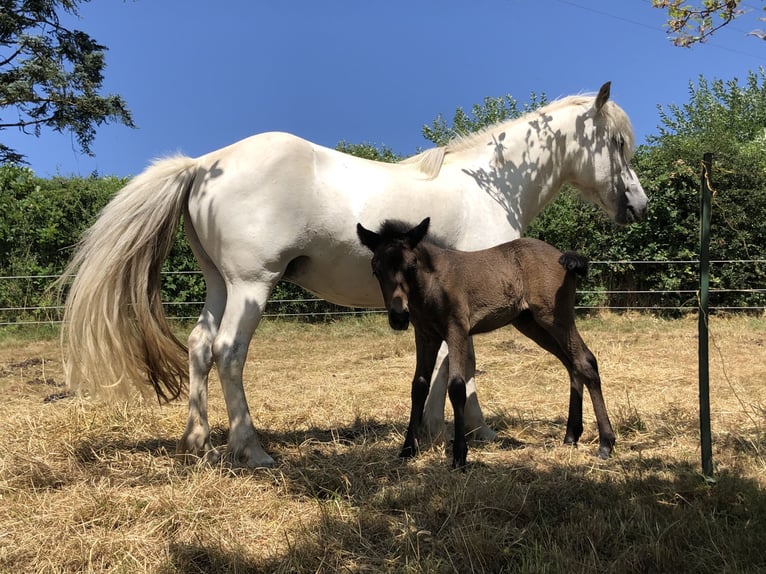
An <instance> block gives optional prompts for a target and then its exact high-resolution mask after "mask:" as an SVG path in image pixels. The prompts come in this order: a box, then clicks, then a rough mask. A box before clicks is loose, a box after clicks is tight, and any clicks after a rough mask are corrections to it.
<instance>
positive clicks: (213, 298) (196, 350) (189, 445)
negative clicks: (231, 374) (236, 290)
mask: <svg viewBox="0 0 766 574" xmlns="http://www.w3.org/2000/svg"><path fill="white" fill-rule="evenodd" d="M225 302H226V298H225V293H221V292H220V291H215V290H212V291H211V289H210V284H209V283H208V295H207V301H206V302H205V307H204V308H203V310H202V313H201V314H200V317H199V319H198V320H197V324H196V325H195V327H194V329H193V330H192V332H191V334H190V335H189V341H188V347H189V418H188V419H187V421H186V430H185V431H184V434H183V436H182V437H181V440H180V441H179V442H178V447H177V453H178V454H179V455H182V456H186V455H194V456H196V457H203V459H204V460H205V462H208V463H215V462H218V460H219V459H220V453H219V452H218V451H217V450H216V449H215V448H214V447H213V445H212V443H211V442H210V424H209V422H208V416H207V413H208V408H207V404H208V403H207V393H208V375H209V373H210V369H211V368H212V366H213V340H214V339H215V336H216V333H217V332H218V322H219V321H220V317H221V313H222V312H223V307H224V304H225Z"/></svg>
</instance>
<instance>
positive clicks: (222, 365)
mask: <svg viewBox="0 0 766 574" xmlns="http://www.w3.org/2000/svg"><path fill="white" fill-rule="evenodd" d="M277 280H278V276H273V277H270V278H269V279H267V280H264V281H262V282H258V283H238V284H236V285H229V289H228V291H227V301H226V309H225V311H224V314H223V319H222V321H221V326H220V329H219V331H218V334H217V336H216V337H215V341H213V346H212V354H213V360H214V361H215V363H216V365H217V367H218V374H219V376H220V378H221V388H222V389H223V396H224V399H225V400H226V410H227V411H228V414H229V444H228V449H227V458H228V459H229V460H230V462H231V463H232V464H234V465H235V466H244V467H251V468H258V467H267V466H272V465H273V464H274V459H273V458H271V457H270V456H269V455H268V454H267V453H266V451H264V450H263V447H261V443H260V441H259V440H258V435H257V434H256V432H255V426H254V425H253V420H252V418H251V416H250V409H249V408H248V405H247V398H246V397H245V389H244V387H243V385H242V371H243V369H244V366H245V359H246V358H247V351H248V347H249V345H250V339H251V338H252V336H253V333H254V332H255V329H256V327H257V326H258V323H259V322H260V319H261V315H262V314H263V309H264V307H265V306H266V301H267V300H268V297H269V293H271V289H272V287H273V286H274V284H275V283H276V281H277Z"/></svg>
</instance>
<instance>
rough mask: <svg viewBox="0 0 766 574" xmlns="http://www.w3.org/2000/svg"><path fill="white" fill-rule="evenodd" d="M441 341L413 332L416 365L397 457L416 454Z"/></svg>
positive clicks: (408, 456) (407, 456)
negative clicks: (402, 438)
mask: <svg viewBox="0 0 766 574" xmlns="http://www.w3.org/2000/svg"><path fill="white" fill-rule="evenodd" d="M440 343H441V339H440V338H438V337H428V336H426V335H423V334H421V333H420V332H419V331H417V330H416V331H415V349H416V357H417V359H416V363H415V376H414V377H413V378H412V392H411V407H410V422H409V425H408V426H407V436H406V437H405V439H404V446H403V447H402V451H401V453H399V456H400V457H401V458H410V457H413V456H415V455H416V454H417V453H418V449H419V447H420V445H419V444H418V432H419V430H420V426H421V424H422V422H423V407H424V405H425V402H426V398H427V397H428V389H429V386H430V383H429V381H430V380H431V374H432V372H433V370H434V364H435V362H436V355H437V353H438V351H439V344H440Z"/></svg>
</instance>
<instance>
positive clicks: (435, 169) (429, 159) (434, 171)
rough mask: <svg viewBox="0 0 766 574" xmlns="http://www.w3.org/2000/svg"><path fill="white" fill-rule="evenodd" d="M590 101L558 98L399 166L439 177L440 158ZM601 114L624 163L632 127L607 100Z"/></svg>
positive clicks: (632, 139)
mask: <svg viewBox="0 0 766 574" xmlns="http://www.w3.org/2000/svg"><path fill="white" fill-rule="evenodd" d="M594 100H595V96H594V95H575V96H566V97H564V98H559V99H557V100H554V101H552V102H551V103H549V104H547V105H545V106H543V107H541V108H538V109H536V110H533V111H531V112H528V113H526V114H524V115H523V116H519V117H518V118H513V119H511V120H506V121H502V122H498V123H496V124H492V125H490V126H486V127H484V128H482V129H480V130H478V131H477V132H474V133H470V134H464V135H457V136H455V137H454V138H453V139H452V140H451V141H450V142H448V143H447V145H443V146H439V147H434V148H431V149H427V150H425V151H423V152H420V153H419V154H416V155H413V156H412V157H408V158H407V159H403V160H402V161H400V162H399V163H401V164H412V165H414V166H416V167H417V169H418V170H419V171H420V172H421V173H423V174H424V175H425V176H426V177H428V178H429V179H433V178H435V177H436V176H437V175H439V171H440V170H441V167H442V164H443V163H444V158H445V156H446V155H447V154H450V153H454V152H458V151H461V150H465V149H468V148H470V147H473V146H474V145H477V143H486V141H484V140H486V137H487V134H489V133H490V132H494V131H497V129H498V127H499V126H504V127H506V128H511V127H512V126H515V125H517V124H522V123H526V122H529V121H530V120H531V119H533V118H534V117H536V116H541V115H544V114H548V113H550V112H555V111H557V110H560V109H562V108H566V107H570V106H580V107H587V106H591V105H593V102H594ZM601 113H602V115H603V117H604V118H605V119H606V125H605V127H606V131H607V134H608V136H610V137H615V136H620V137H622V138H623V139H624V141H625V150H626V155H627V157H628V159H630V157H631V156H632V154H633V149H634V146H635V136H634V134H633V127H632V126H631V125H630V120H629V119H628V116H627V114H626V113H625V112H624V111H623V110H622V108H620V106H618V105H617V104H615V103H614V102H613V101H611V100H609V101H607V102H606V104H604V107H603V108H601Z"/></svg>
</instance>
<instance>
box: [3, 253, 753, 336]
mask: <svg viewBox="0 0 766 574" xmlns="http://www.w3.org/2000/svg"><path fill="white" fill-rule="evenodd" d="M710 264H711V266H712V267H713V268H715V267H716V266H718V267H719V268H720V267H723V266H730V265H756V266H761V265H764V264H766V259H726V260H712V261H711V262H710ZM590 265H591V267H592V268H596V269H598V268H599V267H601V268H602V273H601V275H603V274H604V272H605V271H606V270H609V272H612V273H614V272H616V271H618V272H620V273H623V274H624V273H625V272H626V270H628V271H629V270H635V269H638V268H640V267H641V266H649V265H652V266H657V265H661V266H669V265H674V266H682V267H683V268H684V273H685V274H686V275H687V276H689V275H694V277H696V272H697V269H698V267H699V261H698V260H693V259H689V260H675V261H661V260H660V261H652V260H646V261H641V260H639V261H633V260H625V261H591V262H590ZM180 275H197V276H201V273H200V272H199V271H166V272H163V276H165V277H166V278H171V277H172V276H180ZM636 275H637V276H638V277H641V276H642V275H643V276H645V275H646V273H645V272H640V271H636ZM758 276H759V277H760V276H762V274H760V273H759V274H758ZM58 278H59V276H58V275H17V276H5V277H0V289H1V290H0V292H8V289H7V288H6V289H3V287H4V286H7V285H8V284H12V283H16V284H19V283H24V284H26V289H30V288H32V289H38V290H44V289H45V286H47V285H49V284H50V283H52V282H53V281H55V280H56V279H58ZM635 283H637V284H638V283H641V281H636V282H635ZM685 283H686V284H687V285H686V287H678V288H664V289H656V288H653V289H641V288H629V289H609V288H606V287H604V286H603V285H595V286H594V285H584V286H583V288H581V289H578V291H577V293H578V304H577V309H579V310H581V311H593V312H595V311H607V310H611V311H617V312H624V311H638V312H651V313H668V312H675V313H693V312H696V311H697V310H698V297H697V295H698V292H697V289H696V284H695V288H691V287H689V285H688V284H689V281H688V280H687V281H686V282H685ZM19 290H20V291H24V288H19V289H17V291H19ZM732 296H735V297H732ZM710 297H711V304H710V310H711V311H713V312H715V311H727V312H747V313H764V312H765V311H766V281H763V282H760V281H759V284H757V285H741V286H737V287H726V288H723V287H721V288H717V287H712V288H711V289H710ZM717 298H720V299H727V298H728V299H732V298H733V299H734V300H737V301H743V300H744V301H745V304H741V303H740V304H731V303H726V302H724V303H716V300H717ZM29 299H33V298H32V297H29ZM34 299H39V297H38V298H34ZM668 300H672V301H673V302H672V303H671V304H668V303H667V301H668ZM621 302H622V303H621ZM203 304H204V301H201V300H190V301H187V300H169V301H165V302H163V305H164V307H165V309H166V313H167V315H168V318H169V319H171V320H175V321H192V320H196V319H197V317H198V316H199V313H200V311H201V310H202V306H203ZM381 312H383V310H382V309H370V308H364V309H362V308H349V307H342V306H340V305H334V304H332V303H328V302H327V301H325V300H323V299H319V298H317V297H312V296H309V295H307V296H305V297H299V298H294V297H293V298H272V299H270V300H269V301H268V303H267V305H266V309H265V312H264V316H265V317H280V318H292V319H304V320H332V319H335V318H338V317H343V316H353V315H360V314H366V313H381ZM62 314H63V305H61V304H59V303H50V304H45V303H43V304H30V305H23V304H21V305H13V304H10V305H4V304H2V302H0V327H2V326H9V325H42V324H60V323H61V322H62V318H61V317H62Z"/></svg>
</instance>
